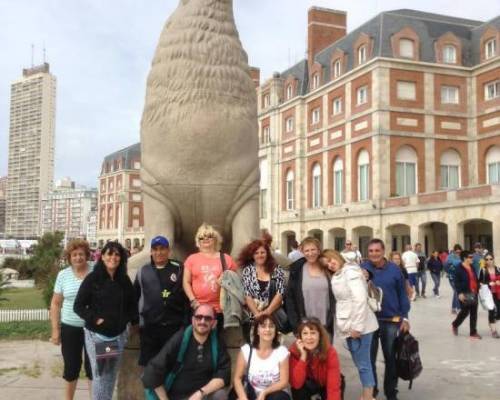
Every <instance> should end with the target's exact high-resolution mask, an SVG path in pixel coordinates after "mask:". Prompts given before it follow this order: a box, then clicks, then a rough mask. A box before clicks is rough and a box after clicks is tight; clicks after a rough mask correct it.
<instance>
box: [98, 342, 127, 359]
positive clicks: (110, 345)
mask: <svg viewBox="0 0 500 400" xmlns="http://www.w3.org/2000/svg"><path fill="white" fill-rule="evenodd" d="M120 354H121V350H120V346H119V345H118V339H113V340H108V341H104V342H99V343H95V358H96V360H97V361H100V360H109V359H113V358H116V357H118V356H119V355H120Z"/></svg>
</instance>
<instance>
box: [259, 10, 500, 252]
mask: <svg viewBox="0 0 500 400" xmlns="http://www.w3.org/2000/svg"><path fill="white" fill-rule="evenodd" d="M346 19H347V15H346V13H344V12H342V11H335V10H329V9H324V8H318V7H312V8H311V9H310V10H309V13H308V51H307V59H305V60H302V61H300V62H299V63H297V64H296V65H293V66H291V67H290V68H289V69H287V70H286V71H283V72H281V73H275V74H274V76H273V78H271V79H270V80H268V81H266V82H265V83H264V84H263V85H261V86H260V87H259V88H258V99H259V102H258V108H259V140H260V149H259V160H260V169H261V183H260V185H261V219H260V223H261V227H262V228H267V229H269V231H270V232H271V233H272V234H273V236H274V238H275V240H276V242H277V244H278V246H279V247H280V249H281V251H282V252H285V251H287V250H288V249H289V242H290V240H292V239H293V238H295V237H296V238H297V239H301V238H303V237H304V236H306V235H314V236H316V237H318V238H319V239H320V240H321V241H322V242H323V245H324V246H325V247H326V246H328V247H334V248H337V249H340V248H342V247H343V244H344V241H345V239H346V238H349V239H352V240H353V241H354V242H355V244H357V245H358V246H359V247H360V249H361V250H362V251H366V244H367V242H368V240H369V239H370V238H372V237H380V238H382V239H384V240H385V241H386V243H387V247H388V250H391V249H398V250H401V249H402V248H403V246H404V244H405V243H410V242H411V243H415V242H417V241H419V242H421V243H423V244H424V246H425V249H426V251H431V250H433V249H446V248H450V246H452V245H453V244H454V243H460V244H462V245H464V246H465V247H471V244H472V243H473V242H476V241H480V242H482V243H483V245H484V246H485V247H486V248H488V249H494V250H496V252H497V253H499V254H500V57H499V55H500V16H498V17H496V18H494V19H492V20H490V21H488V22H481V21H472V20H468V19H462V18H455V17H448V16H444V15H436V14H429V13H424V12H419V11H414V10H395V11H387V12H383V13H381V14H379V15H377V16H376V17H374V18H373V19H371V20H369V21H368V22H366V23H364V24H363V25H361V26H360V27H358V28H357V29H355V30H353V31H352V32H350V33H348V34H347V33H346Z"/></svg>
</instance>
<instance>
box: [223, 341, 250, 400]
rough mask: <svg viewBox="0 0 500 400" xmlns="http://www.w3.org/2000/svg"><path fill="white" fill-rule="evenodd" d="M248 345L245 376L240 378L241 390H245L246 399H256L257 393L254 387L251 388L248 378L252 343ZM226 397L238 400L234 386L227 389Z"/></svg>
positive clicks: (230, 399) (229, 399)
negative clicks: (248, 351) (248, 352)
mask: <svg viewBox="0 0 500 400" xmlns="http://www.w3.org/2000/svg"><path fill="white" fill-rule="evenodd" d="M248 346H249V347H250V354H249V355H248V363H247V369H246V371H245V376H244V377H243V379H242V384H243V390H244V391H245V394H246V395H247V399H248V400H256V399H257V394H256V393H255V389H254V388H253V386H252V384H251V383H250V380H249V379H248V372H249V371H250V362H251V360H252V353H253V348H252V345H251V344H249V345H248ZM227 399H228V400H238V394H237V393H236V390H234V387H233V388H232V389H231V390H230V391H229V394H228V396H227Z"/></svg>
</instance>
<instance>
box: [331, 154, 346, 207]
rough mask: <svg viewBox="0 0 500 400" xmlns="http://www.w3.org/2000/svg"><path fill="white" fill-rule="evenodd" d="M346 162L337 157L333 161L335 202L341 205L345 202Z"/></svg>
mask: <svg viewBox="0 0 500 400" xmlns="http://www.w3.org/2000/svg"><path fill="white" fill-rule="evenodd" d="M343 183H344V163H343V162H342V159H341V158H340V157H337V158H336V160H335V162H334V163H333V204H335V205H339V204H342V203H343V202H344V192H343Z"/></svg>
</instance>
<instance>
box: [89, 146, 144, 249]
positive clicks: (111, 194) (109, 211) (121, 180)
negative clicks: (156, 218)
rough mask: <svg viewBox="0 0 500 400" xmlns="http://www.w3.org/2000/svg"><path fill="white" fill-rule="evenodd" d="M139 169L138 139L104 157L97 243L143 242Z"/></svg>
mask: <svg viewBox="0 0 500 400" xmlns="http://www.w3.org/2000/svg"><path fill="white" fill-rule="evenodd" d="M140 170H141V146H140V143H137V144H134V145H132V146H129V147H126V148H125V149H122V150H119V151H117V152H115V153H113V154H110V155H108V156H106V157H105V158H104V161H103V163H102V168H101V175H100V176H99V189H98V190H99V205H98V225H97V243H98V245H99V246H103V245H104V244H105V243H106V242H107V241H109V240H117V241H119V242H120V243H122V244H123V245H124V246H126V247H127V248H129V249H133V248H140V247H142V246H144V209H143V204H142V193H141V177H140Z"/></svg>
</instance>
